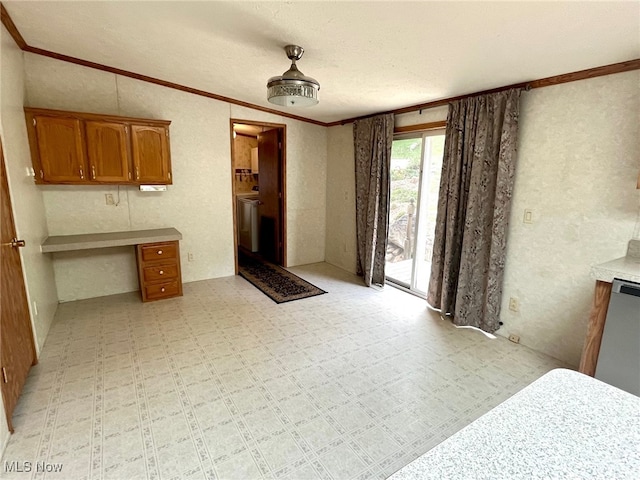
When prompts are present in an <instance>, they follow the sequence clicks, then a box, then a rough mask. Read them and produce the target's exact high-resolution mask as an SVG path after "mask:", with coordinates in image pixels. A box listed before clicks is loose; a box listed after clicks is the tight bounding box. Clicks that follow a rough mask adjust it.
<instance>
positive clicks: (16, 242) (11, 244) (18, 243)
mask: <svg viewBox="0 0 640 480" xmlns="http://www.w3.org/2000/svg"><path fill="white" fill-rule="evenodd" d="M25 245H26V243H25V241H24V240H18V239H17V238H12V239H11V241H10V242H7V243H3V244H2V246H3V247H6V246H9V247H13V248H18V247H24V246H25Z"/></svg>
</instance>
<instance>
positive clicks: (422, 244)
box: [385, 129, 445, 297]
mask: <svg viewBox="0 0 640 480" xmlns="http://www.w3.org/2000/svg"><path fill="white" fill-rule="evenodd" d="M444 138H445V130H444V129H437V130H429V131H426V132H417V133H411V134H406V135H402V136H396V137H395V138H394V140H393V145H392V148H391V169H390V176H391V202H390V203H391V206H390V209H389V235H388V238H387V253H386V262H385V275H386V281H387V283H389V284H391V285H393V286H398V287H400V288H402V289H405V290H408V291H409V292H411V293H414V294H416V295H419V296H422V297H424V296H426V293H427V290H428V287H429V275H430V273H431V257H432V254H433V237H434V233H435V227H436V213H437V210H438V194H439V190H440V174H441V171H442V156H443V153H444Z"/></svg>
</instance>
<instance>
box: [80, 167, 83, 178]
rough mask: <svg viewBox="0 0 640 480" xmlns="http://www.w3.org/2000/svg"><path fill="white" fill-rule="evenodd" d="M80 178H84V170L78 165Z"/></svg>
mask: <svg viewBox="0 0 640 480" xmlns="http://www.w3.org/2000/svg"><path fill="white" fill-rule="evenodd" d="M80 180H84V172H83V171H82V167H80Z"/></svg>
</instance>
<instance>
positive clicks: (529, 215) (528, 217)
mask: <svg viewBox="0 0 640 480" xmlns="http://www.w3.org/2000/svg"><path fill="white" fill-rule="evenodd" d="M522 223H533V212H532V211H531V210H529V209H528V208H527V209H525V211H524V218H523V219H522Z"/></svg>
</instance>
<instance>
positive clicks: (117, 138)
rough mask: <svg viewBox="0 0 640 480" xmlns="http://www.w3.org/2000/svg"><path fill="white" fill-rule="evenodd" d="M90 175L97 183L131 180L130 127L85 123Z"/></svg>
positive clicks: (104, 123)
mask: <svg viewBox="0 0 640 480" xmlns="http://www.w3.org/2000/svg"><path fill="white" fill-rule="evenodd" d="M85 128H86V132H87V154H88V158H89V174H90V176H91V180H95V181H96V182H118V183H123V182H128V181H130V180H131V171H130V168H131V166H130V165H131V162H130V161H129V143H128V141H127V140H128V139H127V135H128V126H127V125H126V124H124V123H111V122H91V121H88V122H86V123H85Z"/></svg>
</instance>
